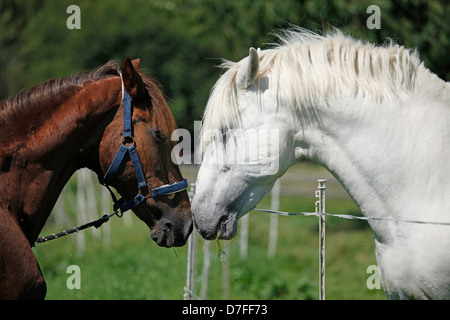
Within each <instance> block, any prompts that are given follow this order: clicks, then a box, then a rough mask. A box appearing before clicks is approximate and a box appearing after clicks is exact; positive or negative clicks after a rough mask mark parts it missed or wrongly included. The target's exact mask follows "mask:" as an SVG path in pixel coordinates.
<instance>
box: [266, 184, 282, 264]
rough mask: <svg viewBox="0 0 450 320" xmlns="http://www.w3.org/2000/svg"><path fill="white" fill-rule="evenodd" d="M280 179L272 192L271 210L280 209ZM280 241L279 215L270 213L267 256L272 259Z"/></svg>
mask: <svg viewBox="0 0 450 320" xmlns="http://www.w3.org/2000/svg"><path fill="white" fill-rule="evenodd" d="M280 189H281V186H280V179H278V180H277V181H276V182H275V184H274V186H273V188H272V191H271V192H270V210H274V211H278V210H279V209H280ZM277 242H278V215H277V214H272V215H270V229H269V246H268V249H267V257H268V258H270V259H272V258H274V257H275V254H276V253H277Z"/></svg>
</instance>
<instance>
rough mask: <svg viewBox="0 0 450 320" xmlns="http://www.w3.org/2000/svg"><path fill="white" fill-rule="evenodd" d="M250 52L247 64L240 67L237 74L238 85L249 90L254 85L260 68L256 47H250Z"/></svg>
mask: <svg viewBox="0 0 450 320" xmlns="http://www.w3.org/2000/svg"><path fill="white" fill-rule="evenodd" d="M248 53H249V56H248V60H247V61H246V64H245V65H244V66H242V67H241V68H240V69H239V71H238V74H237V83H238V86H239V87H241V88H242V89H244V90H247V89H248V88H250V87H251V86H252V85H253V83H254V82H255V79H256V77H257V76H258V70H259V57H258V52H257V51H256V49H255V48H250V50H249V52H248Z"/></svg>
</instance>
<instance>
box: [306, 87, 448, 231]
mask: <svg viewBox="0 0 450 320" xmlns="http://www.w3.org/2000/svg"><path fill="white" fill-rule="evenodd" d="M446 96H447V98H448V97H449V95H448V92H447V93H446ZM315 117H316V120H317V121H316V122H315V125H311V126H310V127H309V128H306V129H305V128H303V132H302V136H303V139H304V140H305V141H306V142H307V145H308V146H309V154H310V156H311V158H312V159H313V160H315V161H317V162H319V163H321V164H322V165H323V166H325V167H326V168H327V169H328V170H329V171H330V172H331V173H332V174H333V175H334V176H335V177H336V178H337V180H338V181H339V182H340V183H341V184H342V185H343V186H344V188H345V189H346V190H347V192H348V193H349V194H350V195H351V196H352V198H353V199H354V200H355V202H356V203H357V204H358V206H359V207H360V208H361V210H362V212H363V213H364V214H366V215H368V216H373V217H382V218H387V217H392V218H396V219H417V220H428V221H430V220H435V221H436V220H437V221H442V220H446V219H445V218H444V217H443V215H442V213H443V212H445V213H447V214H449V213H450V202H449V199H450V193H449V185H448V183H449V177H450V168H449V166H448V159H449V158H450V134H449V127H448V124H449V123H450V109H449V108H448V101H447V102H446V101H442V99H440V98H436V99H434V98H433V96H431V95H428V94H427V93H426V92H422V91H421V90H420V89H418V90H416V92H415V93H413V94H412V95H408V94H405V93H401V92H400V93H399V97H398V99H397V98H395V99H392V100H388V99H386V100H384V101H383V102H381V103H379V102H376V101H373V100H371V99H368V98H363V97H360V98H355V97H350V95H349V97H346V98H343V97H341V98H335V99H330V100H329V101H328V103H327V105H326V106H325V105H324V106H321V107H319V108H318V110H316V112H315ZM305 141H304V142H305ZM304 142H302V143H303V145H304ZM438 213H439V214H438ZM371 225H372V228H373V229H374V231H375V232H376V233H377V234H378V235H379V236H382V237H384V238H387V239H389V238H391V237H392V236H393V233H395V230H393V229H389V227H386V224H377V223H371ZM390 226H392V225H390Z"/></svg>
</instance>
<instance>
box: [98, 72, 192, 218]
mask: <svg viewBox="0 0 450 320" xmlns="http://www.w3.org/2000/svg"><path fill="white" fill-rule="evenodd" d="M120 79H121V81H122V104H123V138H122V144H121V145H120V147H119V150H118V151H117V153H116V156H115V157H114V160H113V161H112V163H111V165H110V166H109V168H108V171H106V174H105V176H104V177H103V179H102V178H99V182H100V184H102V185H104V186H105V187H106V188H107V189H108V191H109V192H110V194H111V197H112V199H113V202H114V211H115V212H117V211H118V210H120V212H121V213H122V214H123V213H124V212H125V211H128V210H130V209H133V208H134V207H136V206H137V205H139V204H140V203H141V202H143V201H144V200H145V199H147V198H149V197H152V198H154V197H157V196H163V195H168V194H172V193H176V192H180V191H183V190H185V189H187V187H188V183H187V180H186V179H183V181H180V182H175V183H173V184H170V185H164V186H161V187H158V188H153V189H150V190H149V191H150V192H149V195H148V196H146V197H145V196H144V195H143V194H142V193H141V191H142V190H145V189H147V190H148V185H147V181H146V180H145V175H144V171H143V170H142V165H141V161H140V160H139V156H138V154H137V151H136V144H135V143H134V137H133V131H132V127H131V123H132V122H131V118H132V117H131V115H132V107H131V97H130V95H129V93H128V92H127V91H126V90H125V88H124V84H123V79H122V74H120ZM127 144H128V145H127ZM127 153H128V154H129V155H130V159H131V162H132V163H133V167H134V172H135V175H136V179H137V181H138V187H139V192H138V194H137V195H136V196H135V197H134V198H133V199H132V200H130V201H128V202H125V203H124V201H123V200H122V199H119V200H117V198H116V196H115V195H114V193H113V192H112V190H111V188H110V183H111V181H112V179H113V178H114V176H115V174H116V172H117V170H118V169H119V166H120V164H121V163H122V161H123V158H124V157H125V154H127Z"/></svg>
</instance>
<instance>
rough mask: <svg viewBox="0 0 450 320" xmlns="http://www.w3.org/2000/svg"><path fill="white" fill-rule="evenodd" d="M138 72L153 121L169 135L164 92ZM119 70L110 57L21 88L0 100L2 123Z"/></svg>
mask: <svg viewBox="0 0 450 320" xmlns="http://www.w3.org/2000/svg"><path fill="white" fill-rule="evenodd" d="M138 72H139V75H140V76H141V78H142V80H143V82H144V85H145V87H146V89H147V91H148V93H149V95H150V97H151V100H152V108H151V111H150V110H149V115H150V118H151V119H152V123H154V124H155V125H156V126H157V127H158V128H159V129H160V130H161V133H162V134H163V135H164V136H166V137H170V134H171V133H172V132H173V131H174V130H175V120H174V118H173V115H172V113H171V112H170V109H169V107H168V105H167V103H166V100H165V98H164V95H163V93H162V92H161V89H160V87H159V86H158V85H157V84H156V83H155V82H154V81H153V80H152V79H151V78H150V77H149V76H147V75H146V74H144V73H141V72H140V71H138ZM119 74H120V65H119V63H118V62H117V61H115V60H111V61H109V62H108V63H106V64H105V65H103V66H101V67H99V68H96V69H93V70H91V71H88V72H86V71H84V72H79V73H77V74H75V75H71V76H65V77H61V78H55V79H51V80H48V81H46V82H44V83H42V84H40V85H37V86H35V87H32V88H30V89H28V90H23V91H21V92H19V93H18V94H17V95H16V96H14V97H10V98H8V99H5V100H3V101H0V122H4V123H5V122H8V119H18V118H19V116H21V115H24V114H27V113H28V112H29V111H32V110H36V108H38V106H39V105H43V106H48V105H57V104H59V103H61V102H62V101H63V100H64V99H66V98H68V97H69V96H70V95H73V94H75V93H76V92H77V91H78V90H79V89H81V86H82V85H83V84H85V83H87V82H89V81H91V82H93V81H98V80H101V79H104V78H107V77H112V76H117V77H118V76H119Z"/></svg>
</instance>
